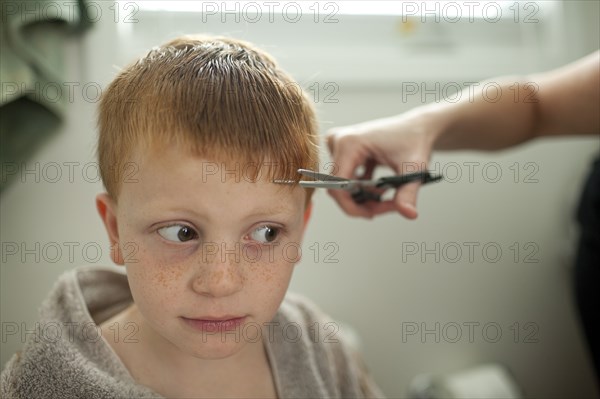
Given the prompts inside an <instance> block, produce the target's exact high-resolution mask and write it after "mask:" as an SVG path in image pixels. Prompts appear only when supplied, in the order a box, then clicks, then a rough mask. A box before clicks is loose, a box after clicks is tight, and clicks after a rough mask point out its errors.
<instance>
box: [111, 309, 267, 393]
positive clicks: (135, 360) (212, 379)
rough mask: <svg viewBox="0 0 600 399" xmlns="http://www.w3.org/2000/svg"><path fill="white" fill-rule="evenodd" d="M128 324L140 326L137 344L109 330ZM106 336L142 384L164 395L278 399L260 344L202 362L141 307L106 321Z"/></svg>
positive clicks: (123, 332) (124, 332) (250, 345)
mask: <svg viewBox="0 0 600 399" xmlns="http://www.w3.org/2000/svg"><path fill="white" fill-rule="evenodd" d="M115 322H117V324H114V323H115ZM126 323H135V324H134V325H135V326H137V327H138V330H137V333H136V335H135V337H136V341H137V342H136V343H131V342H129V343H126V342H123V341H124V340H123V339H121V340H114V331H112V332H108V331H109V330H108V328H107V327H108V326H110V325H113V326H126V325H127V324H126ZM129 326H131V324H129ZM107 332H108V333H107ZM127 333H131V330H129V331H124V330H122V331H120V334H119V335H120V336H121V337H123V336H125V335H124V334H127ZM102 335H103V336H104V337H105V339H106V340H107V341H108V343H109V345H110V346H111V347H112V348H113V350H114V351H115V352H116V354H117V355H118V356H119V358H120V359H121V361H122V362H123V363H124V365H125V367H126V368H127V369H128V370H129V372H130V374H131V375H132V377H133V378H134V379H135V381H136V382H137V383H139V384H142V385H145V386H148V387H149V388H151V389H153V390H155V391H156V392H158V393H160V394H162V395H164V396H167V397H198V398H200V397H211V398H217V397H276V396H277V395H276V390H275V384H274V379H273V376H272V374H271V368H270V365H269V360H268V357H267V353H266V349H265V347H264V345H263V343H262V342H260V341H259V342H257V343H247V344H246V345H245V346H244V347H243V348H242V349H241V350H240V351H239V352H237V353H235V354H233V355H232V356H229V357H227V358H223V359H216V360H212V359H200V358H197V357H194V356H191V355H189V354H187V353H184V352H182V351H181V350H180V349H179V348H177V347H176V346H174V345H173V344H172V343H171V342H169V341H168V340H166V339H165V338H164V337H162V336H161V335H160V334H158V333H157V332H156V331H155V330H154V329H153V328H151V326H149V325H148V324H147V323H146V322H145V320H144V318H143V317H142V316H141V314H140V313H139V310H138V309H137V306H136V305H135V304H132V305H131V306H130V307H128V308H127V309H125V310H124V311H123V312H121V313H119V314H118V315H116V316H115V317H113V318H112V319H110V320H108V321H106V322H105V323H103V324H102Z"/></svg>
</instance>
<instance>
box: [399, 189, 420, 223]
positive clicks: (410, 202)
mask: <svg viewBox="0 0 600 399" xmlns="http://www.w3.org/2000/svg"><path fill="white" fill-rule="evenodd" d="M420 188H421V183H420V182H414V183H408V184H405V185H404V186H402V187H400V188H399V189H398V190H397V191H396V195H395V196H394V204H395V206H396V209H397V210H398V212H400V214H402V215H403V216H404V217H406V218H407V219H416V218H417V216H418V215H419V214H418V212H417V194H418V192H419V189H420Z"/></svg>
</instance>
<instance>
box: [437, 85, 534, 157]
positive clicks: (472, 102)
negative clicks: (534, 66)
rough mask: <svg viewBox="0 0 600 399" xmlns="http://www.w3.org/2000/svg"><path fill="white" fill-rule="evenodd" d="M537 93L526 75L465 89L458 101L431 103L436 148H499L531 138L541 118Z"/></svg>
mask: <svg viewBox="0 0 600 399" xmlns="http://www.w3.org/2000/svg"><path fill="white" fill-rule="evenodd" d="M485 88H487V89H485ZM536 94H537V93H536V91H535V85H534V84H532V83H531V82H528V81H527V79H526V78H524V77H503V78H498V79H492V80H488V81H484V82H480V83H478V84H477V85H476V86H474V87H472V88H467V89H465V92H464V93H463V95H462V96H461V101H459V102H457V103H440V104H435V105H432V106H430V107H429V110H428V112H427V113H428V114H429V116H430V118H429V120H430V121H431V126H430V127H429V129H428V130H429V131H431V134H432V141H433V147H434V149H438V150H452V149H476V150H496V149H501V148H506V147H510V146H513V145H516V144H519V143H522V142H524V141H527V140H529V139H531V138H532V137H534V132H535V129H536V128H535V126H536V124H537V123H538V118H539V107H538V106H539V104H538V100H537V96H536Z"/></svg>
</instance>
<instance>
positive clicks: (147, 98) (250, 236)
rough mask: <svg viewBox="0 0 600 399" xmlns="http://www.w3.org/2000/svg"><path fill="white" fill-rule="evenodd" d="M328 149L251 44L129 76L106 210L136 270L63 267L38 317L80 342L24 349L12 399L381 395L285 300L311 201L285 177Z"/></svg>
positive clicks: (113, 96) (162, 56) (175, 52)
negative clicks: (322, 147) (322, 148)
mask: <svg viewBox="0 0 600 399" xmlns="http://www.w3.org/2000/svg"><path fill="white" fill-rule="evenodd" d="M317 143H318V131H317V127H316V123H315V116H314V111H313V109H312V106H311V104H310V102H309V100H308V99H307V98H306V97H305V96H304V94H303V93H302V92H301V90H298V86H297V85H296V84H295V83H294V82H293V81H292V80H291V78H290V77H288V75H286V74H285V73H284V72H283V71H281V70H280V69H279V68H278V66H277V65H276V64H275V62H274V60H273V59H272V58H271V57H269V56H268V55H266V54H265V53H263V52H262V51H260V50H258V49H256V48H254V47H252V46H251V45H250V44H248V43H244V42H241V41H237V40H233V39H227V38H211V37H182V38H179V39H176V40H173V41H171V42H170V43H167V44H166V45H164V46H162V47H160V48H157V49H154V50H152V51H151V52H150V53H149V54H148V55H147V56H145V57H144V58H142V59H141V60H139V61H138V62H137V63H135V64H134V65H132V66H130V67H128V68H126V69H125V70H124V71H122V72H121V73H120V74H119V75H118V76H117V78H116V79H115V80H114V81H113V82H112V83H111V84H110V86H109V87H108V89H107V90H106V92H105V93H104V95H103V98H102V101H101V104H100V111H99V144H98V155H99V162H100V170H101V174H102V179H103V182H104V185H105V187H106V191H107V193H104V194H100V195H98V197H97V199H96V205H97V209H98V212H99V214H100V216H101V218H102V220H103V222H104V224H105V226H106V229H107V232H108V236H109V239H110V243H111V248H112V251H111V257H112V259H113V261H114V262H115V263H116V264H118V265H124V266H125V269H126V275H125V274H122V273H116V272H114V271H111V270H109V269H98V268H94V269H76V270H74V271H71V272H69V273H67V274H65V275H63V276H62V277H61V278H60V280H59V281H58V283H57V285H56V287H55V288H54V290H53V292H52V293H51V295H50V297H49V298H48V299H47V301H46V302H45V304H44V305H43V307H42V311H41V315H42V320H41V324H42V325H46V324H49V323H56V324H57V325H60V326H68V327H69V328H70V330H71V331H69V333H70V334H67V333H66V332H65V333H63V334H62V335H61V336H60V337H59V339H54V340H49V339H36V340H30V342H28V343H27V344H26V346H25V348H24V350H23V353H21V354H20V355H15V356H14V357H13V358H12V359H11V361H10V362H9V363H8V365H7V367H6V369H5V371H4V372H3V374H2V394H3V395H2V396H3V397H56V398H62V397H86V398H96V397H98V398H99V397H177V398H179V397H181V398H196V397H211V398H214V397H235V398H242V397H253V398H268V397H294V398H296V397H311V398H316V397H364V396H379V395H380V392H379V390H378V388H377V387H376V386H375V384H374V383H373V382H372V380H371V379H370V378H369V376H368V374H367V373H366V372H365V370H364V368H363V366H362V365H361V363H360V360H359V357H358V356H357V355H356V354H353V353H352V351H351V350H350V349H349V348H348V347H346V346H344V345H343V343H342V342H341V337H340V336H339V334H337V332H338V328H337V325H336V324H335V323H333V322H330V321H329V320H328V319H327V318H326V317H325V316H324V315H323V314H322V313H320V312H319V311H318V310H317V309H316V308H315V307H314V306H313V305H311V304H310V303H309V302H308V301H306V300H305V299H302V298H301V297H297V296H293V295H287V296H286V295H285V294H286V290H287V287H288V284H289V281H290V278H291V275H292V271H293V268H294V265H295V263H297V262H298V260H299V256H298V254H297V252H296V253H295V252H294V249H297V248H298V243H299V242H300V241H301V238H302V235H303V232H304V229H305V227H306V223H307V221H308V219H309V216H310V209H311V208H310V196H311V194H312V193H311V192H310V191H308V190H304V189H302V188H301V187H299V186H298V185H282V184H274V182H273V180H275V179H283V180H298V178H299V176H298V175H297V174H296V172H295V171H296V169H297V168H299V167H305V168H314V167H315V166H316V165H317V163H318V152H317ZM284 296H285V298H284ZM90 327H91V328H90ZM63 328H64V327H63ZM94 333H95V334H94ZM46 338H47V337H46ZM50 341H52V342H50Z"/></svg>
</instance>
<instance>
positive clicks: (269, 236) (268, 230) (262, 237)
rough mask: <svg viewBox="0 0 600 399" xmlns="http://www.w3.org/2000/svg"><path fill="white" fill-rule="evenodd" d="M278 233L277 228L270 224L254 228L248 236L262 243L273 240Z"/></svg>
mask: <svg viewBox="0 0 600 399" xmlns="http://www.w3.org/2000/svg"><path fill="white" fill-rule="evenodd" d="M278 235H279V229H278V228H276V227H271V226H261V227H259V228H257V229H256V230H254V231H253V232H252V233H251V234H250V237H252V239H253V240H255V241H258V242H263V243H268V242H273V241H275V239H276V238H277V236H278Z"/></svg>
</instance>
